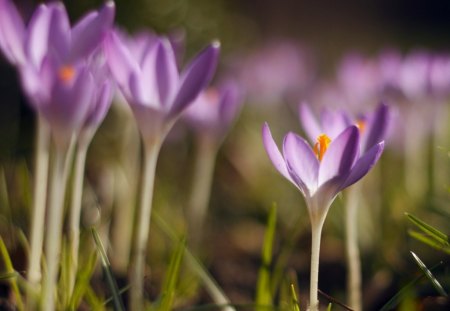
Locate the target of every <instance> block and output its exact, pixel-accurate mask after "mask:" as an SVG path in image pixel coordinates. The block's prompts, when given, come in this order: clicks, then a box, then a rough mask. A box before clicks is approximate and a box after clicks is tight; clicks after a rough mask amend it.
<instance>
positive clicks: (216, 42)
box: [211, 39, 221, 49]
mask: <svg viewBox="0 0 450 311" xmlns="http://www.w3.org/2000/svg"><path fill="white" fill-rule="evenodd" d="M220 45H221V44H220V41H219V40H218V39H215V40H213V41H212V42H211V47H213V48H215V49H220Z"/></svg>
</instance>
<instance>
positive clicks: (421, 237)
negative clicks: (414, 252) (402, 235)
mask: <svg viewBox="0 0 450 311" xmlns="http://www.w3.org/2000/svg"><path fill="white" fill-rule="evenodd" d="M408 234H409V236H411V237H412V238H414V239H416V240H417V241H419V242H422V243H423V244H426V245H428V246H430V247H432V248H435V249H437V250H439V251H443V252H445V253H447V254H449V255H450V246H449V245H447V244H442V243H441V242H440V241H436V239H434V238H431V237H430V236H429V235H427V234H424V233H422V232H418V231H414V230H409V231H408Z"/></svg>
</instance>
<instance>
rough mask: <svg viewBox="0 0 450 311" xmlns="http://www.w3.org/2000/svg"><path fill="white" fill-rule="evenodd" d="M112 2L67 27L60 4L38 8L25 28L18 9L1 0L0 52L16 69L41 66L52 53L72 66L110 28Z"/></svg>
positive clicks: (84, 55) (81, 58)
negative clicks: (23, 66)
mask: <svg viewBox="0 0 450 311" xmlns="http://www.w3.org/2000/svg"><path fill="white" fill-rule="evenodd" d="M114 14H115V5H114V2H112V1H109V2H107V3H106V4H105V5H104V6H103V7H102V8H101V9H100V10H99V11H92V12H90V13H88V14H86V15H85V16H84V17H82V18H81V19H80V20H79V21H78V22H77V23H76V24H75V25H74V27H72V28H71V27H70V21H69V17H68V15H67V11H66V9H65V7H64V4H63V3H62V2H53V3H50V4H41V5H39V6H38V7H37V8H36V10H35V11H34V13H33V15H32V17H31V19H30V21H29V23H28V25H27V26H25V23H24V21H23V20H22V18H21V16H20V14H19V13H18V11H17V8H16V7H15V6H14V4H13V3H12V2H11V1H10V0H0V49H1V50H2V51H3V54H5V56H6V58H7V59H8V60H9V61H10V62H11V63H12V64H15V65H25V66H33V67H35V68H36V69H39V67H40V66H41V64H42V61H43V59H44V57H45V55H46V53H47V52H48V51H49V50H51V51H52V53H55V54H56V55H57V56H58V58H59V60H60V61H61V62H63V63H65V64H73V63H76V62H78V61H80V60H83V59H84V58H85V57H87V56H89V54H90V53H92V52H93V51H94V50H95V49H96V48H97V47H98V46H99V43H100V42H101V41H102V39H103V37H104V35H105V34H106V32H107V30H108V29H109V28H110V27H111V26H112V22H113V20H114Z"/></svg>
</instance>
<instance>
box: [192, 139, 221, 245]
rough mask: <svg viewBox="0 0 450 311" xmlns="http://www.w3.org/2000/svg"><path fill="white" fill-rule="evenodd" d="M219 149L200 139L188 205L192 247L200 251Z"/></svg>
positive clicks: (206, 140)
mask: <svg viewBox="0 0 450 311" xmlns="http://www.w3.org/2000/svg"><path fill="white" fill-rule="evenodd" d="M216 155H217V147H216V145H215V144H214V143H213V142H211V141H210V140H209V139H208V138H202V137H200V138H199V140H198V145H197V154H196V158H195V166H194V175H193V180H192V190H191V195H190V198H189V205H188V220H189V232H190V238H191V239H192V240H191V241H192V247H193V249H195V250H198V248H199V245H200V243H201V238H202V228H203V225H204V221H205V217H206V213H207V210H208V204H209V198H210V194H211V186H212V181H213V175H214V167H215V162H216Z"/></svg>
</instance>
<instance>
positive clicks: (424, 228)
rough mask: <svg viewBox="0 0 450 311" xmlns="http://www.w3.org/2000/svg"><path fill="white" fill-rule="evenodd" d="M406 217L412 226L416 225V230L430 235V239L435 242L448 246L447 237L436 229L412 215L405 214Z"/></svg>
mask: <svg viewBox="0 0 450 311" xmlns="http://www.w3.org/2000/svg"><path fill="white" fill-rule="evenodd" d="M406 217H408V219H409V220H410V221H411V222H412V223H413V224H414V225H416V226H417V228H419V229H420V230H422V231H423V232H424V233H426V234H428V235H430V237H432V238H434V239H436V241H439V242H440V243H442V244H445V245H447V246H450V244H449V241H448V236H447V235H446V234H445V233H443V232H441V231H439V230H438V229H436V228H434V227H433V226H431V225H429V224H427V223H426V222H424V221H422V220H420V219H419V218H417V217H416V216H414V215H412V214H408V213H406Z"/></svg>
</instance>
